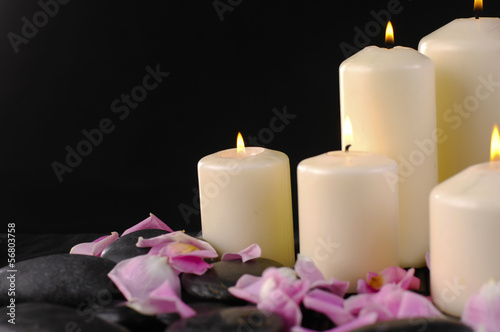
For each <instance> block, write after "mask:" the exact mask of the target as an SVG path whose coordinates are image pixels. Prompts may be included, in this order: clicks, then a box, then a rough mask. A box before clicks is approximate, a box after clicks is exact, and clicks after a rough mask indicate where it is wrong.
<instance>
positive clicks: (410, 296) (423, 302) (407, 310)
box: [396, 291, 500, 327]
mask: <svg viewBox="0 0 500 332" xmlns="http://www.w3.org/2000/svg"><path fill="white" fill-rule="evenodd" d="M440 316H442V314H441V312H440V311H439V310H438V309H437V308H436V307H435V306H434V305H433V304H432V302H431V301H429V300H428V299H427V298H426V297H425V296H423V295H420V294H417V293H414V292H410V291H405V292H404V294H403V297H402V298H401V302H400V305H399V310H398V313H397V315H396V317H397V318H413V317H440ZM499 327H500V326H499Z"/></svg>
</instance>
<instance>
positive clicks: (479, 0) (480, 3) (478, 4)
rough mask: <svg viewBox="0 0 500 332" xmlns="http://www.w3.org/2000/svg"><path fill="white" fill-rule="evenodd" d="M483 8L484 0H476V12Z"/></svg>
mask: <svg viewBox="0 0 500 332" xmlns="http://www.w3.org/2000/svg"><path fill="white" fill-rule="evenodd" d="M482 10H483V0H474V13H477V12H480V11H482Z"/></svg>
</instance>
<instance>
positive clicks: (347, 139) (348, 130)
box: [342, 116, 354, 151]
mask: <svg viewBox="0 0 500 332" xmlns="http://www.w3.org/2000/svg"><path fill="white" fill-rule="evenodd" d="M342 134H343V135H344V143H345V148H346V151H347V150H348V146H351V145H352V143H353V141H354V137H353V135H352V124H351V119H349V117H348V116H346V117H345V121H344V128H343V133H342Z"/></svg>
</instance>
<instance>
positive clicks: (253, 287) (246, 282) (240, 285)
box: [228, 274, 262, 303]
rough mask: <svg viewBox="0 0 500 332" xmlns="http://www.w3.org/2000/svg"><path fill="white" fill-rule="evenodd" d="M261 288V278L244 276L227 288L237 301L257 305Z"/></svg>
mask: <svg viewBox="0 0 500 332" xmlns="http://www.w3.org/2000/svg"><path fill="white" fill-rule="evenodd" d="M261 287H262V277H257V276H253V275H250V274H244V275H242V276H241V277H240V278H239V279H238V281H237V282H236V285H234V286H233V287H229V288H228V291H229V293H231V294H232V295H233V296H235V297H237V298H239V299H242V300H245V301H248V302H250V303H257V302H258V301H259V298H260V289H261Z"/></svg>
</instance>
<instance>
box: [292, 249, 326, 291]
mask: <svg viewBox="0 0 500 332" xmlns="http://www.w3.org/2000/svg"><path fill="white" fill-rule="evenodd" d="M294 269H295V272H297V275H298V276H299V278H300V279H303V280H307V281H309V282H310V283H311V284H312V283H314V282H315V281H321V280H323V281H324V280H325V277H324V276H323V274H322V273H321V271H320V270H319V269H318V268H317V267H316V264H315V263H314V261H313V260H312V259H311V258H310V257H308V256H306V255H302V254H298V255H297V262H295V267H294Z"/></svg>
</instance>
